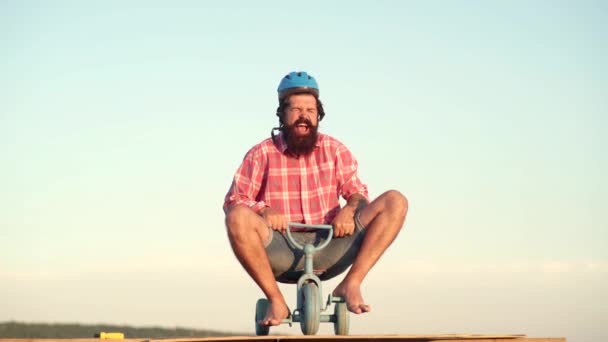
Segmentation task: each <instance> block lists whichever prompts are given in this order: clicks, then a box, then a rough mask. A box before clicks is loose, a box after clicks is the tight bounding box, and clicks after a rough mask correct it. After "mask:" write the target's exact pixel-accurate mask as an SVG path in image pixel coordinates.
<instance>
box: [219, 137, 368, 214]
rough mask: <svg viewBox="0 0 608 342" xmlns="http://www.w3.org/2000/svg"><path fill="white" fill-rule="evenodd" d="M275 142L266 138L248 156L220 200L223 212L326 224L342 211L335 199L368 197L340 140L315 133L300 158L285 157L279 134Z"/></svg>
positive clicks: (349, 154) (284, 148)
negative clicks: (269, 211) (237, 207)
mask: <svg viewBox="0 0 608 342" xmlns="http://www.w3.org/2000/svg"><path fill="white" fill-rule="evenodd" d="M276 140H277V145H275V144H274V143H273V142H272V139H271V138H268V139H266V140H264V141H262V142H261V143H259V144H257V145H255V146H254V147H253V148H251V150H249V152H247V155H245V158H244V159H243V163H242V164H241V166H240V167H239V168H238V170H237V171H236V174H235V175H234V180H233V182H232V185H231V186H230V190H228V193H227V194H226V197H225V199H224V211H225V212H226V211H227V210H228V208H229V207H230V206H232V205H234V204H244V205H246V206H248V207H250V208H251V209H253V211H255V212H259V211H260V210H262V209H263V208H264V207H271V208H273V209H275V210H278V211H280V212H282V213H283V214H284V215H285V216H286V217H287V220H288V221H289V222H300V223H309V224H329V223H331V222H332V220H333V219H334V217H335V216H336V214H337V213H338V211H339V210H340V203H339V196H342V197H343V198H344V199H345V200H348V198H349V197H350V196H351V195H352V194H355V193H358V194H361V195H363V196H364V197H365V198H368V193H367V186H366V185H365V184H363V183H362V182H361V180H360V179H359V177H358V176H357V160H356V159H355V157H354V156H353V155H352V154H351V153H350V151H349V150H348V149H347V148H346V146H345V145H344V144H342V143H341V142H339V141H338V140H336V139H334V138H332V137H330V136H328V135H325V134H321V133H319V136H318V139H317V147H316V148H315V150H314V151H313V152H312V153H311V154H310V155H307V156H300V157H299V158H295V157H293V156H290V155H288V154H286V153H285V150H286V149H287V146H286V144H285V141H284V140H283V136H282V134H279V135H278V136H276Z"/></svg>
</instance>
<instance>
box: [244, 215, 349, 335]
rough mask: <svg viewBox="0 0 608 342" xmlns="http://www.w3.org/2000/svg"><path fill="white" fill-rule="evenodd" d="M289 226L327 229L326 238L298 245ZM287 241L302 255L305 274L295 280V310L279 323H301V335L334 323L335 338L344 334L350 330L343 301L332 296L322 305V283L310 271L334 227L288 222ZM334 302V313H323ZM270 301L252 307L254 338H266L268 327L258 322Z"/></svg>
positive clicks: (262, 300) (264, 300) (261, 300)
mask: <svg viewBox="0 0 608 342" xmlns="http://www.w3.org/2000/svg"><path fill="white" fill-rule="evenodd" d="M291 227H298V228H307V229H316V230H326V231H327V234H328V236H327V238H326V239H325V240H324V241H323V242H321V243H320V244H318V245H314V244H312V243H306V244H304V245H302V244H300V243H298V242H297V241H296V240H295V239H294V237H293V235H292V233H291ZM286 235H287V241H288V242H289V244H290V245H291V246H292V247H293V248H294V249H299V250H301V251H303V252H304V257H305V260H304V272H303V273H302V275H301V276H300V277H299V279H298V282H297V284H298V287H297V308H296V309H295V310H294V311H293V312H291V313H290V315H289V317H288V318H286V319H284V320H283V321H282V322H281V324H289V326H291V325H292V324H293V323H297V322H299V323H300V328H301V329H302V333H303V334H304V335H314V334H316V333H317V331H318V330H319V325H320V323H333V324H334V332H335V333H336V335H347V334H348V328H349V312H348V310H347V308H346V302H345V300H344V298H342V297H334V296H332V295H331V294H330V295H329V296H328V298H327V301H325V302H323V300H322V298H323V290H322V286H321V280H320V279H319V277H318V275H317V274H315V272H314V271H313V258H314V255H315V253H316V252H318V251H320V250H322V249H323V248H325V247H326V246H327V245H328V244H329V242H330V241H331V239H332V236H333V226H331V225H326V224H319V225H313V224H304V223H289V227H288V229H287V234H286ZM332 303H335V304H336V305H335V306H334V311H333V314H330V313H323V312H325V311H327V309H328V308H329V306H330V305H331V304H332ZM269 306H270V302H269V301H268V299H266V298H261V299H258V301H257V303H256V305H255V332H256V335H268V333H269V331H270V327H269V326H265V325H262V324H261V323H260V322H261V321H262V320H263V319H264V317H265V316H266V312H267V310H268V307H269Z"/></svg>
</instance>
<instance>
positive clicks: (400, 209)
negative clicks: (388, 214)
mask: <svg viewBox="0 0 608 342" xmlns="http://www.w3.org/2000/svg"><path fill="white" fill-rule="evenodd" d="M385 195H386V199H387V205H388V207H389V208H391V209H392V210H393V211H394V212H395V213H397V214H398V215H399V216H405V214H407V209H408V205H409V204H408V201H407V198H406V197H405V195H403V194H402V193H401V192H399V191H397V190H389V191H387V192H386V193H385Z"/></svg>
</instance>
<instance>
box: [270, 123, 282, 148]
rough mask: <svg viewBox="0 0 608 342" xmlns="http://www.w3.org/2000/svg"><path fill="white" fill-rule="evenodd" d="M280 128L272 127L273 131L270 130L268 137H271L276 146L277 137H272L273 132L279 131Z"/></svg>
mask: <svg viewBox="0 0 608 342" xmlns="http://www.w3.org/2000/svg"><path fill="white" fill-rule="evenodd" d="M280 130H281V127H274V128H273V129H271V130H270V137H272V142H273V143H274V144H275V145H277V140H276V139H277V137H276V135H274V131H280Z"/></svg>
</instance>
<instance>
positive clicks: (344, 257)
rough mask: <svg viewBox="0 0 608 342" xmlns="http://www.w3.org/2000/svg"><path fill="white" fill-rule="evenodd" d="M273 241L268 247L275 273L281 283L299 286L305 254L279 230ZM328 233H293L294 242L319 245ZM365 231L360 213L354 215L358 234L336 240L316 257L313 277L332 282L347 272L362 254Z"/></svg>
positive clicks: (273, 231)
mask: <svg viewBox="0 0 608 342" xmlns="http://www.w3.org/2000/svg"><path fill="white" fill-rule="evenodd" d="M271 232H272V234H271V240H270V241H269V242H268V244H267V245H266V253H267V254H268V259H269V260H270V265H271V267H272V272H273V273H274V277H275V279H276V280H277V281H279V282H281V283H291V284H293V283H297V282H298V278H300V276H301V275H302V273H304V252H303V251H301V250H298V249H294V248H292V247H291V246H290V245H289V242H287V237H286V236H285V235H284V234H283V233H281V232H278V231H276V230H271ZM328 234H329V231H327V230H318V231H302V232H292V236H293V237H294V239H295V240H296V241H297V242H298V243H300V244H301V245H304V244H306V243H312V244H313V245H315V246H316V245H320V244H321V243H322V242H323V241H325V240H326V239H327V237H328ZM364 235H365V229H364V227H363V225H362V224H361V222H360V221H359V212H357V213H356V214H355V231H354V232H353V234H352V235H349V236H345V237H341V238H333V239H332V240H331V241H330V242H329V244H328V245H327V246H325V248H323V249H322V250H320V251H318V252H317V253H315V255H314V258H313V269H314V273H315V274H316V275H317V276H318V277H319V278H320V279H321V280H327V279H331V278H333V277H335V276H337V275H339V274H340V273H342V272H344V271H346V269H348V267H350V265H352V263H353V262H354V261H355V257H356V256H357V254H358V253H359V248H360V247H361V242H362V241H363V237H364Z"/></svg>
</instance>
